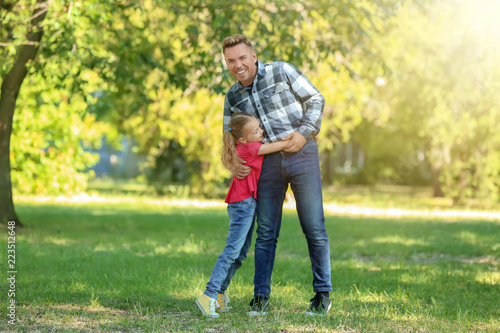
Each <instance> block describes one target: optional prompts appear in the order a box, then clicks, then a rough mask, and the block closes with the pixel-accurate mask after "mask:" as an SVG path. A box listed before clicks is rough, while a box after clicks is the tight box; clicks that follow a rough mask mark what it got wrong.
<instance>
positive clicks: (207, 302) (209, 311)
mask: <svg viewBox="0 0 500 333" xmlns="http://www.w3.org/2000/svg"><path fill="white" fill-rule="evenodd" d="M196 305H198V307H199V308H200V310H201V312H203V314H204V315H205V316H208V317H212V318H217V317H219V316H220V315H219V314H218V313H217V312H215V310H216V309H217V308H218V307H219V304H218V303H217V300H216V299H215V298H212V297H210V296H208V295H205V294H203V295H201V296H200V297H198V299H197V300H196Z"/></svg>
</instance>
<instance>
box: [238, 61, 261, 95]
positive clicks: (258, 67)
mask: <svg viewBox="0 0 500 333" xmlns="http://www.w3.org/2000/svg"><path fill="white" fill-rule="evenodd" d="M265 74H266V69H265V68H264V63H263V62H262V61H260V60H258V59H257V75H256V76H255V79H254V80H253V82H252V84H251V85H250V86H247V87H244V86H243V85H242V84H241V83H240V81H236V84H237V86H238V91H242V90H245V89H248V87H252V86H253V85H254V84H255V82H256V81H257V77H258V76H263V75H265Z"/></svg>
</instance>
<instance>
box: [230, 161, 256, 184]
mask: <svg viewBox="0 0 500 333" xmlns="http://www.w3.org/2000/svg"><path fill="white" fill-rule="evenodd" d="M246 162H247V161H245V160H244V159H242V158H239V157H238V158H237V160H236V161H235V162H234V163H233V165H232V166H231V167H230V168H229V171H231V173H232V174H233V175H234V176H235V177H236V178H238V179H244V178H245V177H246V176H248V175H249V174H250V171H252V168H251V167H249V166H247V165H245V163H246Z"/></svg>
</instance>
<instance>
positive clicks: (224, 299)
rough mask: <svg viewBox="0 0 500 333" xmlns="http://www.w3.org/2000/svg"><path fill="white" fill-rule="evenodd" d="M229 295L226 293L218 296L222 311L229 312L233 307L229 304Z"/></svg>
mask: <svg viewBox="0 0 500 333" xmlns="http://www.w3.org/2000/svg"><path fill="white" fill-rule="evenodd" d="M229 302H230V301H229V296H227V294H226V293H224V294H219V295H218V296H217V303H219V311H220V312H227V311H229V310H231V309H232V307H230V306H228V304H229Z"/></svg>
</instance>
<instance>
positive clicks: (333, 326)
mask: <svg viewBox="0 0 500 333" xmlns="http://www.w3.org/2000/svg"><path fill="white" fill-rule="evenodd" d="M17 211H18V214H19V215H20V218H21V219H22V221H23V222H24V223H25V225H26V226H27V228H25V229H23V230H17V235H16V268H17V271H18V273H17V276H16V297H15V299H16V301H17V302H18V304H17V313H16V314H17V316H18V319H19V321H18V322H17V324H16V325H15V326H10V325H8V324H7V323H6V321H2V322H0V325H1V326H0V331H2V330H10V331H17V332H32V331H35V332H55V331H72V332H82V331H89V332H90V331H104V332H119V331H121V332H186V331H187V332H332V331H337V332H368V331H369V332H410V331H412V332H413V331H419V332H423V331H425V332H470V331H473V332H475V331H484V332H498V331H500V319H499V318H500V301H499V300H500V221H492V220H485V221H480V220H466V219H424V218H404V219H378V218H359V217H341V216H327V220H326V227H327V230H328V234H329V237H330V245H331V258H332V282H333V289H334V291H333V292H332V293H331V299H332V303H333V304H332V309H331V311H330V313H329V315H328V316H326V317H317V318H309V317H305V316H304V315H303V312H304V310H305V309H306V308H307V306H308V304H309V299H310V298H311V297H312V296H313V292H312V286H311V280H312V276H311V268H310V261H309V258H308V255H307V246H306V242H305V239H304V236H303V234H302V232H301V230H300V227H299V223H298V220H297V218H296V214H295V213H294V212H293V211H291V210H287V211H286V212H285V214H284V221H283V226H282V231H281V236H280V239H279V243H278V252H277V257H276V265H275V268H274V274H273V279H272V288H273V289H272V297H271V299H270V301H271V306H272V307H271V312H270V313H269V315H268V316H266V317H262V318H250V317H247V316H246V315H245V310H246V309H247V306H248V303H249V301H250V299H251V297H252V294H253V266H254V265H253V252H252V251H253V247H252V249H251V252H250V253H249V259H247V260H246V262H245V263H244V265H243V267H242V268H241V269H240V270H239V271H238V273H237V274H236V276H235V277H234V279H233V282H232V284H231V286H230V288H229V295H230V297H231V305H232V306H233V308H234V309H233V311H232V312H230V313H228V314H223V315H222V316H221V318H220V319H208V318H205V317H203V316H201V314H200V312H199V310H198V308H197V307H196V305H195V299H196V298H197V297H198V296H199V295H200V294H201V293H202V292H203V290H204V288H205V285H206V283H207V281H208V279H209V276H210V273H211V270H212V268H213V265H214V263H215V261H216V259H217V256H218V255H219V254H220V252H221V251H222V249H223V247H224V245H225V237H226V233H227V215H226V211H225V209H224V208H205V209H201V208H195V207H171V206H162V205H154V204H147V203H144V202H141V201H140V200H139V201H138V202H137V203H130V202H127V203H109V202H108V203H81V204H70V203H40V202H30V201H23V202H18V203H17ZM1 232H3V233H4V235H7V230H6V229H2V230H1ZM0 248H1V253H2V257H3V258H6V256H7V255H6V249H7V244H6V236H5V237H2V239H1V242H0ZM6 271H7V269H6V268H5V265H2V272H1V273H0V274H1V275H0V277H1V281H0V286H1V292H2V293H4V295H2V297H0V300H1V303H0V316H1V317H2V318H6V314H7V304H8V303H7V302H8V298H7V297H6V293H7V292H6V290H7V289H8V284H7V282H6V277H5V276H6Z"/></svg>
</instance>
